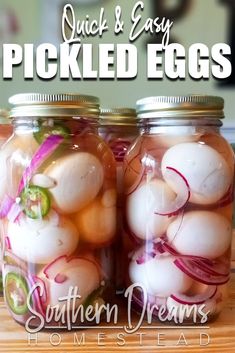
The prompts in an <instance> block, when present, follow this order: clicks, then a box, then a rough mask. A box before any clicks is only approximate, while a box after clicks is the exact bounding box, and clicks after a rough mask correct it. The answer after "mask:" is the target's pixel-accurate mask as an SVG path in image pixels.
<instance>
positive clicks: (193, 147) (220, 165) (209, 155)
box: [161, 142, 232, 204]
mask: <svg viewBox="0 0 235 353" xmlns="http://www.w3.org/2000/svg"><path fill="white" fill-rule="evenodd" d="M167 167H172V168H175V169H176V170H177V171H178V172H180V173H181V174H182V175H183V176H184V177H185V178H186V180H187V182H188V184H189V187H190V191H191V196H190V202H192V203H197V204H213V203H215V202H217V201H218V200H220V199H221V198H222V197H223V196H224V195H225V194H226V192H227V191H228V189H229V187H230V186H231V183H232V173H231V171H230V169H229V166H228V164H227V162H226V161H225V159H224V158H223V157H222V156H221V155H220V154H219V153H218V152H217V151H216V150H215V149H213V148H211V147H210V146H207V145H205V144H202V143H194V142H192V143H181V144H178V145H175V146H173V147H171V148H170V149H168V150H167V151H166V153H165V154H164V156H163V159H162V166H161V168H162V174H163V177H164V179H165V180H166V182H167V183H168V184H169V186H170V187H171V188H172V189H173V190H174V191H175V192H176V193H177V194H178V193H179V192H180V190H179V185H177V183H174V182H173V181H172V180H171V179H169V177H168V176H167V175H165V171H166V168H167Z"/></svg>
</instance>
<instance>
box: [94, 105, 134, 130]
mask: <svg viewBox="0 0 235 353" xmlns="http://www.w3.org/2000/svg"><path fill="white" fill-rule="evenodd" d="M137 121H138V120H137V116H136V110H135V109H131V108H101V111H100V122H101V125H125V126H127V125H129V126H131V125H133V126H136V125H137Z"/></svg>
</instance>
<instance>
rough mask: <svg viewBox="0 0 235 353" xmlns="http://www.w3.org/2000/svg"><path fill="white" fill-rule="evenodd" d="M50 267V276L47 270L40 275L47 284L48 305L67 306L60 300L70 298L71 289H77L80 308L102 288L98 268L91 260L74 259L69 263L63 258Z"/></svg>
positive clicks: (76, 303) (77, 302)
mask: <svg viewBox="0 0 235 353" xmlns="http://www.w3.org/2000/svg"><path fill="white" fill-rule="evenodd" d="M59 262H60V263H59ZM49 267H50V269H49V270H48V271H47V272H49V273H50V274H49V275H47V276H46V275H45V273H44V272H45V270H43V271H42V272H41V273H40V274H39V275H38V277H39V278H42V279H43V280H44V281H45V284H46V289H47V293H48V299H47V305H51V306H55V305H58V306H59V307H63V306H65V305H66V301H59V298H64V297H66V296H68V294H69V290H70V288H72V289H73V290H74V289H75V288H77V290H78V292H77V293H76V294H77V295H79V296H80V297H81V298H78V299H77V300H76V302H75V307H78V306H79V305H81V304H82V303H83V302H84V301H85V300H86V299H87V297H88V296H89V295H90V294H91V293H92V292H93V291H94V290H95V289H97V288H98V287H99V286H100V273H99V269H98V266H97V265H96V264H95V262H93V261H90V260H89V259H86V258H73V259H72V260H70V261H68V260H67V259H65V257H62V258H59V259H58V260H56V261H53V263H52V264H49V265H48V266H47V268H49ZM58 271H59V272H58ZM72 294H75V293H74V292H73V293H72Z"/></svg>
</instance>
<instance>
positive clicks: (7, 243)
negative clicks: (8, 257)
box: [5, 236, 11, 250]
mask: <svg viewBox="0 0 235 353" xmlns="http://www.w3.org/2000/svg"><path fill="white" fill-rule="evenodd" d="M5 245H6V248H7V249H8V250H11V241H10V238H9V237H8V236H6V237H5Z"/></svg>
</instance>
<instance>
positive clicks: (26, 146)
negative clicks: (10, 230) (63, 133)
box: [0, 133, 38, 201]
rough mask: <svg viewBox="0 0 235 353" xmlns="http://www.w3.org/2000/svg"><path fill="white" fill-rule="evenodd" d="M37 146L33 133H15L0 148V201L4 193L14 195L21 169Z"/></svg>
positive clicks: (27, 162) (26, 164) (24, 166)
mask: <svg viewBox="0 0 235 353" xmlns="http://www.w3.org/2000/svg"><path fill="white" fill-rule="evenodd" d="M37 148H38V144H37V142H36V140H35V139H34V137H33V134H32V133H30V134H25V135H24V136H21V135H16V136H14V137H13V138H11V139H10V140H9V141H8V142H7V143H6V144H4V145H3V146H2V148H1V149H0V165H1V168H0V201H1V200H2V199H3V197H4V195H5V194H6V193H8V194H9V195H15V193H16V191H17V188H18V185H19V182H20V179H21V177H22V173H23V170H24V169H25V168H26V167H27V166H28V164H29V162H30V160H31V158H32V155H33V154H34V153H35V151H36V149H37Z"/></svg>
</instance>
